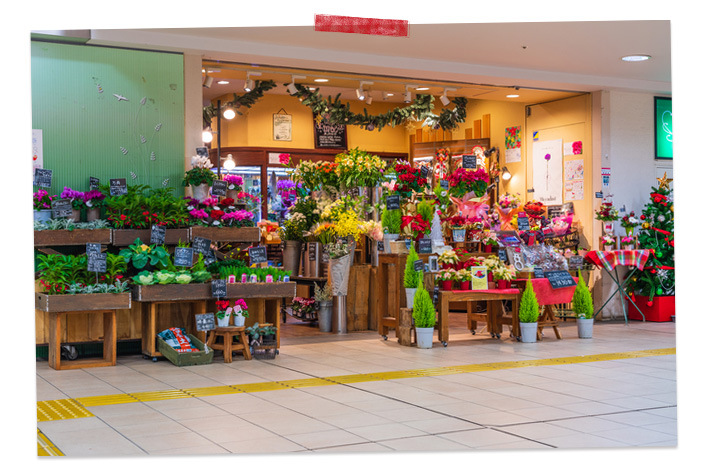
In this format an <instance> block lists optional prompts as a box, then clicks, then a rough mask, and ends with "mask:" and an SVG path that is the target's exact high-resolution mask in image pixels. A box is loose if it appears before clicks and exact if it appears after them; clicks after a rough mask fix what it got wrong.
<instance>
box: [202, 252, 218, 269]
mask: <svg viewBox="0 0 720 468" xmlns="http://www.w3.org/2000/svg"><path fill="white" fill-rule="evenodd" d="M215 262H217V257H215V252H213V251H212V250H211V251H210V252H208V253H207V254H206V255H203V264H204V265H205V266H208V265H211V264H213V263H215Z"/></svg>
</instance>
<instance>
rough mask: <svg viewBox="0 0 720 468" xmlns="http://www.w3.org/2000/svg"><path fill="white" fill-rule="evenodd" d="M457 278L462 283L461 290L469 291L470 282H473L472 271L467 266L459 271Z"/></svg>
mask: <svg viewBox="0 0 720 468" xmlns="http://www.w3.org/2000/svg"><path fill="white" fill-rule="evenodd" d="M457 280H458V283H460V290H461V291H468V290H469V289H470V283H471V282H472V272H471V271H470V270H467V269H465V268H462V269H460V270H458V271H457Z"/></svg>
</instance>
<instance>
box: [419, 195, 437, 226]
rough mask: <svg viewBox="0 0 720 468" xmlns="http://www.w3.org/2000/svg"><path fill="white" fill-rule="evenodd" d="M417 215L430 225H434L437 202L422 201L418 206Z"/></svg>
mask: <svg viewBox="0 0 720 468" xmlns="http://www.w3.org/2000/svg"><path fill="white" fill-rule="evenodd" d="M416 208H417V214H419V215H420V216H421V217H422V219H424V220H425V221H427V222H428V223H432V221H433V217H434V214H435V202H434V201H432V200H422V201H421V202H419V203H418V204H417V207H416Z"/></svg>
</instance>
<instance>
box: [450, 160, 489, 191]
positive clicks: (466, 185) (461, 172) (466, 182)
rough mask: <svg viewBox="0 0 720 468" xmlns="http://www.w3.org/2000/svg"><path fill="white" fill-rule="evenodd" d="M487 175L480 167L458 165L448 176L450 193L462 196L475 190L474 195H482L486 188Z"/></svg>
mask: <svg viewBox="0 0 720 468" xmlns="http://www.w3.org/2000/svg"><path fill="white" fill-rule="evenodd" d="M489 180H490V179H489V177H488V174H487V172H485V169H483V168H482V167H480V168H478V169H475V170H471V169H465V168H464V167H459V168H457V169H455V171H454V172H453V173H452V174H450V177H448V185H449V188H450V189H449V192H450V195H452V196H454V197H458V198H460V197H462V196H464V195H465V194H466V193H470V192H475V196H476V197H482V196H483V195H485V191H486V190H487V186H488V182H489Z"/></svg>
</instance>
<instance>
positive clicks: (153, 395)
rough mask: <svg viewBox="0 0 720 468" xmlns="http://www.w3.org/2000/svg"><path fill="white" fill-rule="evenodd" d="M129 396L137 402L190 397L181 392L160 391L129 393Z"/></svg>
mask: <svg viewBox="0 0 720 468" xmlns="http://www.w3.org/2000/svg"><path fill="white" fill-rule="evenodd" d="M130 396H132V397H134V398H136V399H137V401H158V400H174V399H178V398H191V397H192V396H191V395H190V394H188V393H185V392H184V391H182V390H161V391H158V392H140V393H131V394H130Z"/></svg>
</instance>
